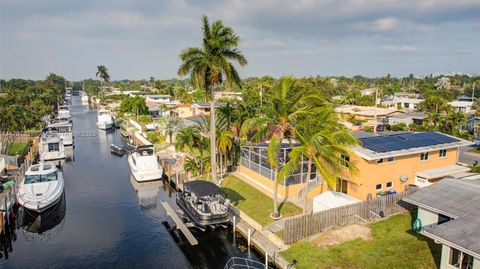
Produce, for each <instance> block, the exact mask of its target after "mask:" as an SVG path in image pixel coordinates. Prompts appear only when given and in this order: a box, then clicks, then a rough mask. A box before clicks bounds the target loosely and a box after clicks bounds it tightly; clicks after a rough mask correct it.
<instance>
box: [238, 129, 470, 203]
mask: <svg viewBox="0 0 480 269" xmlns="http://www.w3.org/2000/svg"><path fill="white" fill-rule="evenodd" d="M356 135H357V136H358V138H359V140H360V143H361V146H357V147H355V148H353V149H352V150H351V151H352V154H351V156H344V158H348V159H349V160H350V162H351V163H352V164H353V165H355V166H356V167H357V169H358V173H356V174H348V173H347V174H341V175H338V178H337V184H336V189H335V190H333V191H336V192H342V193H344V194H347V195H348V196H351V197H354V198H356V199H359V200H368V199H371V198H375V197H376V196H377V195H383V194H386V193H387V192H390V193H392V192H394V191H395V192H403V191H404V190H405V189H406V188H408V187H409V186H413V185H417V186H419V187H424V186H428V185H430V184H432V183H434V182H435V181H438V180H440V179H442V178H444V177H446V176H449V175H455V174H459V173H465V172H467V171H469V168H468V167H464V166H460V165H457V161H458V155H459V147H462V146H467V145H471V144H473V143H472V142H470V141H467V140H463V139H460V138H457V137H452V136H449V135H446V134H442V133H437V132H419V133H413V132H402V133H382V134H373V133H356ZM267 146H268V145H267V144H258V145H254V146H246V147H243V148H242V155H241V165H240V167H239V172H240V173H242V174H243V175H245V176H246V177H248V178H249V179H250V180H255V181H256V182H257V183H259V184H261V185H263V186H265V187H267V188H269V189H271V190H273V179H274V178H275V172H274V171H273V170H272V169H270V166H269V165H268V162H267V159H266V152H267ZM290 150H291V149H290V146H289V144H284V145H283V146H282V150H281V153H280V155H279V157H280V163H284V162H285V160H287V161H288V153H289V152H290ZM304 163H306V162H304ZM305 177H306V165H303V166H300V167H299V171H298V173H297V174H294V175H292V176H291V177H289V178H288V179H279V180H278V182H279V183H280V184H279V185H278V194H279V196H280V197H288V198H300V197H301V196H303V193H302V190H303V188H304V184H302V183H303V182H304V181H305ZM308 184H309V186H308V188H307V190H308V198H309V199H311V198H313V197H315V196H317V195H319V194H321V193H323V192H325V191H326V190H328V188H327V186H326V184H325V183H324V182H323V180H322V179H321V178H319V177H317V175H316V172H315V169H314V167H313V173H312V177H311V179H310V180H309V183H308Z"/></svg>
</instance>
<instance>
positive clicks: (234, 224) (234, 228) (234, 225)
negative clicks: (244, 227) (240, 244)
mask: <svg viewBox="0 0 480 269" xmlns="http://www.w3.org/2000/svg"><path fill="white" fill-rule="evenodd" d="M236 229H237V223H236V218H235V216H233V235H234V236H235V230H236Z"/></svg>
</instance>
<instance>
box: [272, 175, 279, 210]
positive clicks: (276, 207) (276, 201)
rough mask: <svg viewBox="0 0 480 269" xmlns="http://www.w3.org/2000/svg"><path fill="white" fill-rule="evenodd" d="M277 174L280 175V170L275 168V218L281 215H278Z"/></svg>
mask: <svg viewBox="0 0 480 269" xmlns="http://www.w3.org/2000/svg"><path fill="white" fill-rule="evenodd" d="M277 174H278V168H275V178H274V180H273V216H274V217H278V216H280V214H279V213H278V199H277V192H278V190H277V187H278V186H277V182H278V179H277Z"/></svg>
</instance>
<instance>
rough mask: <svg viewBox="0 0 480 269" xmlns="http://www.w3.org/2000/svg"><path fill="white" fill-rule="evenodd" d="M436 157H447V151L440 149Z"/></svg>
mask: <svg viewBox="0 0 480 269" xmlns="http://www.w3.org/2000/svg"><path fill="white" fill-rule="evenodd" d="M438 156H440V157H445V156H447V150H446V149H441V150H440V151H439V152H438Z"/></svg>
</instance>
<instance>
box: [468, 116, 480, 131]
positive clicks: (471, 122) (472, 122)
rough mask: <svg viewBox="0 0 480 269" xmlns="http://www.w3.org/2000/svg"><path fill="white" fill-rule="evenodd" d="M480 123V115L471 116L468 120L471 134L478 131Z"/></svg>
mask: <svg viewBox="0 0 480 269" xmlns="http://www.w3.org/2000/svg"><path fill="white" fill-rule="evenodd" d="M479 123H480V117H471V118H469V119H468V120H467V126H466V129H467V131H469V132H470V133H471V134H475V133H476V130H475V129H476V128H477V126H478V124H479Z"/></svg>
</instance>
